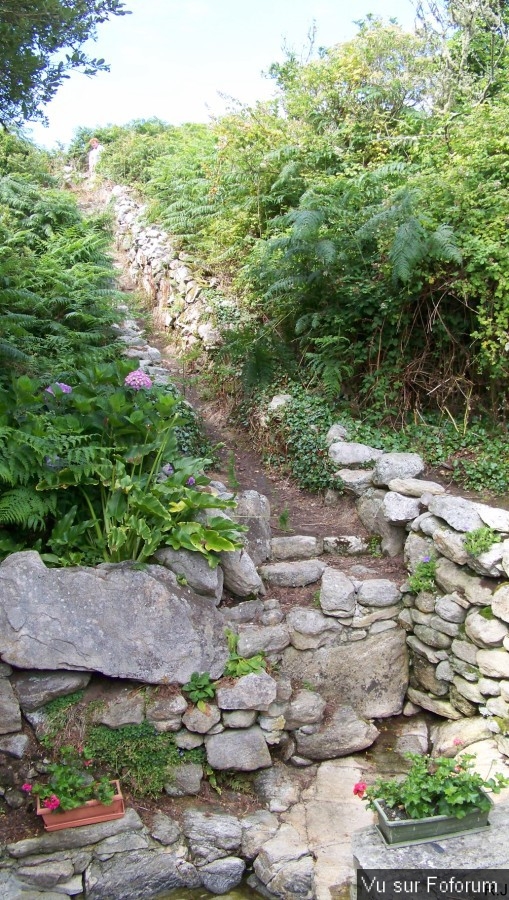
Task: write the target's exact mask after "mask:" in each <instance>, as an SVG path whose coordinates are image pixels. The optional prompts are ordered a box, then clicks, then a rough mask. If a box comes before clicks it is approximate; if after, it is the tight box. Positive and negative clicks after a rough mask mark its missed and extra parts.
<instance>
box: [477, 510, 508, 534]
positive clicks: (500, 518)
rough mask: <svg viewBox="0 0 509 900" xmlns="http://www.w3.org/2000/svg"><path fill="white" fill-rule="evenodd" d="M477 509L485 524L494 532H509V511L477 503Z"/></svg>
mask: <svg viewBox="0 0 509 900" xmlns="http://www.w3.org/2000/svg"><path fill="white" fill-rule="evenodd" d="M475 508H476V510H477V512H478V513H479V515H480V517H481V519H482V520H483V522H484V524H485V525H487V526H488V528H493V530H494V531H500V532H502V533H504V532H509V511H508V510H507V509H499V508H497V507H494V506H486V504H485V503H476V504H475Z"/></svg>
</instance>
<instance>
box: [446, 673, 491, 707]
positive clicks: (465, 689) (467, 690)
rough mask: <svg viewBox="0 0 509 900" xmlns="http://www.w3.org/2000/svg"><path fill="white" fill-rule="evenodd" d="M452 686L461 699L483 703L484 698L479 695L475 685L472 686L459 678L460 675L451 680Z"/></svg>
mask: <svg viewBox="0 0 509 900" xmlns="http://www.w3.org/2000/svg"><path fill="white" fill-rule="evenodd" d="M453 685H454V687H455V689H456V690H457V691H458V693H459V694H461V696H462V697H465V698H466V699H467V700H470V701H471V702H472V703H478V704H482V703H484V697H483V695H482V694H481V692H480V690H479V688H478V686H477V684H473V683H472V682H471V681H466V680H465V679H464V678H461V676H460V675H455V676H454V678H453Z"/></svg>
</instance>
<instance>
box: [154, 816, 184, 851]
mask: <svg viewBox="0 0 509 900" xmlns="http://www.w3.org/2000/svg"><path fill="white" fill-rule="evenodd" d="M150 834H151V835H152V837H153V838H155V840H156V841H159V843H160V844H163V845H164V846H165V847H169V846H171V844H176V843H177V841H178V840H179V839H180V836H181V835H180V828H179V825H178V823H177V822H175V820H174V819H172V818H170V816H166V815H165V814H164V813H162V812H156V814H155V816H154V819H153V822H152V827H151V829H150Z"/></svg>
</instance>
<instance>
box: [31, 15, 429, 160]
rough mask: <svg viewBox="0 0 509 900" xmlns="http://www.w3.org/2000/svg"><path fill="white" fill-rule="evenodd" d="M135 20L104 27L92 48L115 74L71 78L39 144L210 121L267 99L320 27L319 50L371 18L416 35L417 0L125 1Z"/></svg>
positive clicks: (39, 131) (37, 133) (50, 110)
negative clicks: (131, 126) (229, 100)
mask: <svg viewBox="0 0 509 900" xmlns="http://www.w3.org/2000/svg"><path fill="white" fill-rule="evenodd" d="M126 6H127V8H128V9H130V10H132V15H130V16H124V17H122V18H113V19H112V20H111V21H110V22H106V23H104V24H103V25H100V26H99V30H98V40H97V41H96V42H95V43H90V44H89V45H88V48H87V49H88V51H89V52H90V53H91V54H92V55H93V56H96V57H98V58H100V57H104V58H105V59H106V61H107V62H108V63H109V64H110V66H111V71H110V72H109V73H101V74H99V75H96V76H94V77H93V78H87V77H86V76H84V75H81V74H78V73H73V75H72V76H71V78H70V79H69V80H68V81H66V82H65V83H64V84H63V85H62V87H61V88H60V90H59V92H58V94H57V96H56V98H55V100H53V102H52V103H51V104H49V105H48V106H47V107H46V114H47V116H48V118H49V127H48V128H43V127H42V126H41V125H36V126H32V127H31V133H32V136H33V138H34V139H35V140H36V141H37V142H38V143H39V144H41V145H43V146H46V147H53V146H55V145H56V144H57V143H58V142H60V143H62V144H64V145H67V144H68V143H69V141H70V140H71V138H72V136H73V134H74V132H75V130H76V128H77V127H79V126H87V127H88V126H90V127H92V128H95V127H97V126H98V125H106V124H110V123H112V124H119V125H123V124H125V123H127V122H129V121H131V120H132V119H148V118H151V117H153V116H157V117H158V118H160V119H163V120H164V121H165V122H169V123H171V124H174V125H178V124H181V123H182V122H207V121H209V119H210V117H211V115H218V114H221V113H222V112H224V110H225V108H226V105H225V101H224V99H221V96H220V94H226V95H227V96H229V97H233V98H235V99H237V100H240V101H241V102H244V103H254V102H255V101H256V100H263V99H265V98H268V97H269V96H270V95H271V93H272V90H273V85H272V83H271V82H270V80H267V79H266V78H264V77H263V75H262V72H263V71H264V70H267V69H268V67H269V66H270V64H271V63H272V62H276V61H278V60H282V59H283V58H284V53H283V50H282V48H283V46H285V45H286V46H288V47H290V48H292V49H294V50H296V51H297V52H298V53H299V54H300V53H301V51H303V49H304V48H305V47H306V45H307V40H306V36H307V34H308V32H309V30H310V28H311V27H312V24H313V21H315V22H316V26H317V34H316V45H317V46H325V47H329V46H331V45H332V44H337V43H340V42H341V41H344V40H348V39H349V38H351V37H353V36H354V34H355V33H356V31H357V28H356V26H355V24H354V20H359V19H362V18H363V17H364V16H366V15H367V14H368V13H373V14H374V15H379V16H381V17H382V18H384V19H388V18H390V17H393V18H396V19H397V20H398V22H399V23H400V24H401V25H402V26H404V27H405V28H412V26H413V22H414V9H413V5H412V2H411V0H316V2H311V0H126Z"/></svg>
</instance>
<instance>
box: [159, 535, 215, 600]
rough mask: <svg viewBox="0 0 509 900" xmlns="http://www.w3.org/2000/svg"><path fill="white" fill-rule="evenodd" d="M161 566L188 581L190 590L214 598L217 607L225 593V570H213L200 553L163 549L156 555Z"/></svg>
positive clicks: (169, 548) (170, 548)
mask: <svg viewBox="0 0 509 900" xmlns="http://www.w3.org/2000/svg"><path fill="white" fill-rule="evenodd" d="M154 558H155V559H156V560H157V562H158V563H159V564H160V565H161V566H166V568H167V569H170V570H171V571H172V572H174V573H175V575H181V576H182V577H183V578H185V579H186V581H187V583H188V585H189V587H190V588H192V589H193V591H195V592H196V593H197V594H200V595H201V596H203V597H212V598H213V599H214V600H215V602H216V605H217V604H218V603H219V602H220V600H221V595H222V593H223V570H222V568H221V567H220V566H216V568H215V569H211V568H210V566H209V564H208V562H207V560H206V559H205V557H204V556H201V554H200V553H192V552H191V550H184V549H182V550H174V549H173V548H172V547H162V548H161V549H160V550H157V551H156V553H155V554H154Z"/></svg>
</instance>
